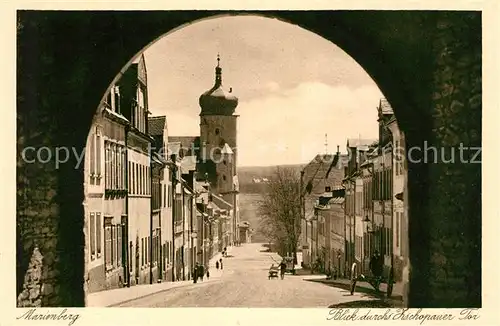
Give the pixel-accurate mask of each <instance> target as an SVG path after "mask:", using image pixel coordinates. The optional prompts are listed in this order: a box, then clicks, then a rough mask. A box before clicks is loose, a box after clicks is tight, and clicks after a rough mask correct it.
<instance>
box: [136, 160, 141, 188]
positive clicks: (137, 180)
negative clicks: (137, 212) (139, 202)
mask: <svg viewBox="0 0 500 326" xmlns="http://www.w3.org/2000/svg"><path fill="white" fill-rule="evenodd" d="M140 180H141V177H140V176H139V164H137V163H136V164H135V193H136V194H140V192H139V191H140V190H139V181H140Z"/></svg>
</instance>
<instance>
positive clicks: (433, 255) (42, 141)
mask: <svg viewBox="0 0 500 326" xmlns="http://www.w3.org/2000/svg"><path fill="white" fill-rule="evenodd" d="M221 14H225V15H233V14H242V13H235V12H213V11H212V12H209V11H197V12H188V11H183V12H33V11H32V12H28V11H26V12H19V13H18V43H17V44H18V45H17V46H18V73H17V87H18V100H17V113H18V118H17V140H18V141H17V150H18V156H17V182H18V188H17V233H16V234H17V251H18V254H17V261H18V264H17V277H18V291H19V289H20V287H21V286H22V283H23V277H24V275H25V273H26V270H27V267H28V262H29V259H30V257H31V253H32V252H33V249H34V247H35V246H36V247H38V248H39V251H40V253H41V255H42V256H43V267H42V279H43V281H42V283H43V284H44V285H45V286H44V287H43V289H42V290H43V291H42V292H41V294H40V296H38V297H37V298H36V299H38V300H40V303H41V304H42V305H44V306H83V305H84V304H85V289H84V257H85V256H86V255H84V234H83V232H82V230H83V207H82V202H83V181H82V180H83V172H82V169H81V168H80V169H79V168H75V166H76V165H77V159H76V158H75V157H74V155H72V156H70V157H69V158H68V161H67V162H66V163H65V164H61V165H60V166H57V167H56V166H55V164H54V162H53V161H49V162H47V163H41V162H40V161H39V160H38V161H36V162H34V163H28V162H27V161H26V160H25V159H23V158H22V155H21V154H22V152H23V149H26V148H28V147H33V148H41V147H47V148H49V149H51V150H52V151H54V149H55V148H57V147H62V146H66V147H68V148H75V149H76V150H77V152H78V153H79V152H80V151H81V148H83V147H84V146H85V139H86V136H87V133H88V130H89V127H90V123H91V118H92V115H93V114H94V110H95V108H97V106H98V103H99V101H100V100H101V97H102V96H103V94H104V92H105V90H106V89H107V87H108V86H109V85H110V83H111V82H112V80H113V79H114V77H115V76H116V72H118V71H120V70H121V69H122V68H123V67H124V65H125V64H126V63H127V62H128V61H129V60H130V59H131V58H132V57H133V56H135V55H136V54H137V53H138V52H139V51H141V50H142V49H143V48H144V47H145V46H146V45H147V44H149V43H150V42H152V41H154V40H155V39H157V38H158V37H160V36H162V35H164V34H165V33H166V32H168V31H171V30H173V29H175V28H178V27H179V26H182V25H183V24H187V23H190V22H193V21H196V20H198V19H202V18H207V17H213V16H217V15H221ZM244 14H258V15H264V16H269V17H276V18H278V19H282V20H284V21H286V22H290V23H293V24H296V25H299V26H301V27H303V28H306V29H307V30H309V31H312V32H315V33H317V34H318V35H320V36H322V37H324V38H326V39H328V40H330V41H332V42H333V43H335V44H336V45H338V46H339V47H340V48H342V49H343V50H344V51H346V52H347V53H348V54H349V55H351V56H352V57H353V58H354V59H355V60H356V61H357V62H358V63H359V64H360V65H361V66H362V67H363V68H364V69H365V70H366V71H367V72H368V73H369V75H370V76H371V77H372V78H373V79H374V81H375V82H376V83H377V85H378V86H379V88H380V89H381V91H382V92H383V93H384V94H385V95H386V97H387V98H388V100H389V101H390V102H391V104H392V106H393V108H394V111H395V114H396V116H397V119H398V121H399V124H400V126H401V129H402V130H404V131H405V133H406V138H407V145H408V146H409V147H411V146H420V147H422V146H423V144H424V142H425V141H427V143H428V146H436V147H444V148H450V147H453V146H454V147H458V146H459V144H460V143H463V144H464V146H467V147H471V146H472V147H480V146H481V110H482V103H481V98H482V97H481V67H482V62H481V54H482V53H481V14H480V13H474V12H411V11H404V12H362V11H358V12H356V11H352V12H347V11H318V12H314V11H308V12H293V11H288V12H245V13H244ZM408 177H409V183H408V187H409V192H408V196H409V197H408V200H409V210H410V211H409V218H410V225H409V246H410V261H411V265H412V270H411V274H410V291H409V295H408V300H407V304H408V305H409V306H411V307H479V306H481V164H460V163H458V164H423V163H420V164H409V176H408ZM413 289H415V290H413Z"/></svg>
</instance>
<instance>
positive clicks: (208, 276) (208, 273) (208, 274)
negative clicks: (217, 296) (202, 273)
mask: <svg viewBox="0 0 500 326" xmlns="http://www.w3.org/2000/svg"><path fill="white" fill-rule="evenodd" d="M206 269H207V280H209V279H210V271H209V270H208V266H207V268H206Z"/></svg>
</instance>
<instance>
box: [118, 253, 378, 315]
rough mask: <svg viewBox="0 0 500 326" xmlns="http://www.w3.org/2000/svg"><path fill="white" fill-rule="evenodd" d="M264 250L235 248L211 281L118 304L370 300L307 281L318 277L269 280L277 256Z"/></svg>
mask: <svg viewBox="0 0 500 326" xmlns="http://www.w3.org/2000/svg"><path fill="white" fill-rule="evenodd" d="M261 250H262V251H261ZM264 250H265V248H264V247H262V246H261V245H260V244H246V245H243V246H241V247H235V248H233V250H232V252H231V256H230V257H228V258H225V259H224V270H223V272H221V271H217V270H216V268H215V266H211V268H210V271H211V274H212V275H213V276H215V279H214V280H213V281H210V282H208V283H203V282H201V283H198V284H190V285H186V286H182V287H178V288H173V289H170V290H167V291H163V292H160V293H157V294H152V295H150V296H147V297H143V298H140V299H137V300H134V301H128V302H126V303H123V304H122V305H117V306H118V307H275V308H326V307H328V306H329V305H332V304H338V303H343V302H348V301H359V300H369V299H371V298H370V297H368V296H365V295H362V294H354V295H353V296H351V295H350V294H349V293H348V292H347V291H345V290H342V289H338V288H333V287H330V286H326V285H324V284H320V283H316V282H310V281H307V279H312V278H315V277H316V278H317V277H320V276H313V275H311V276H303V275H302V276H298V275H297V276H293V275H289V274H287V275H286V276H285V279H284V280H280V279H272V280H268V277H267V273H268V269H269V266H270V265H271V264H272V263H275V261H274V260H273V258H274V259H275V260H279V257H278V256H277V255H276V254H274V253H268V252H263V251H264ZM275 265H276V263H275ZM323 277H324V276H323Z"/></svg>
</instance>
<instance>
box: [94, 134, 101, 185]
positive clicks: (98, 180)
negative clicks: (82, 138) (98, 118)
mask: <svg viewBox="0 0 500 326" xmlns="http://www.w3.org/2000/svg"><path fill="white" fill-rule="evenodd" d="M95 147H96V162H95V164H96V169H95V170H96V175H97V177H96V185H100V184H101V133H100V132H99V130H97V133H96V146H95Z"/></svg>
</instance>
